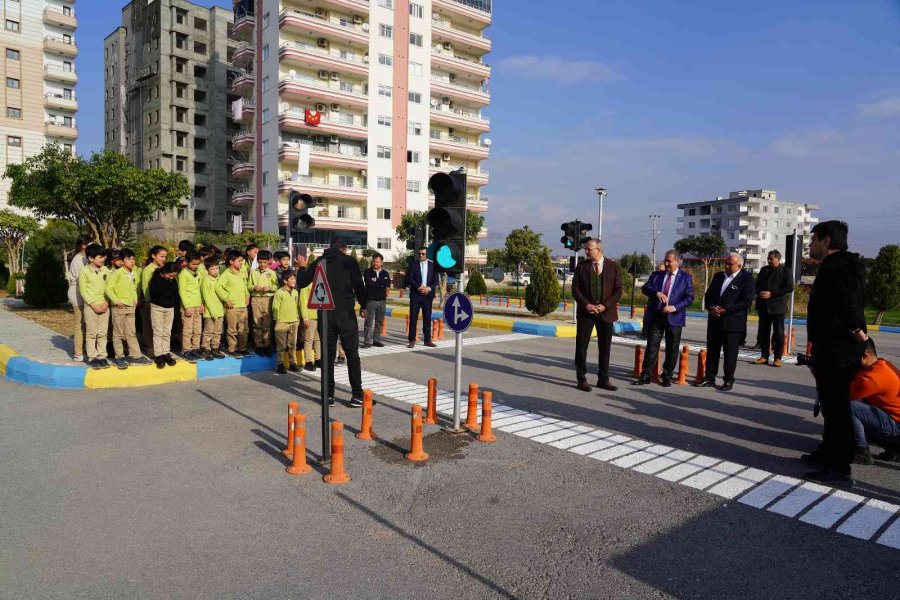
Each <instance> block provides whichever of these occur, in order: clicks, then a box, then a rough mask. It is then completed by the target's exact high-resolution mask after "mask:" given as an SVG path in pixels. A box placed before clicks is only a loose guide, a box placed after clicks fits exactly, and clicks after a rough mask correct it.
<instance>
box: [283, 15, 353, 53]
mask: <svg viewBox="0 0 900 600" xmlns="http://www.w3.org/2000/svg"><path fill="white" fill-rule="evenodd" d="M278 22H279V27H280V28H281V29H282V30H284V31H288V32H293V33H303V34H307V35H313V36H315V37H330V38H332V39H337V40H341V41H344V42H347V43H349V44H359V45H360V47H365V48H368V47H369V24H368V23H363V22H362V17H356V18H339V17H329V16H328V15H327V12H326V11H324V10H318V11H317V12H308V11H305V10H299V9H296V8H286V9H284V10H282V11H281V14H280V16H279V20H278Z"/></svg>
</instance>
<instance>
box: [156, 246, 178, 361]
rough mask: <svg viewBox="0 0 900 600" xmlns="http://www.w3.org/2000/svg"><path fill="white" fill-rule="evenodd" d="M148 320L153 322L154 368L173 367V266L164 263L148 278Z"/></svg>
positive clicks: (175, 298) (175, 292)
mask: <svg viewBox="0 0 900 600" xmlns="http://www.w3.org/2000/svg"><path fill="white" fill-rule="evenodd" d="M149 294H150V319H151V321H152V322H153V355H154V356H155V357H156V358H155V362H156V368H158V369H162V368H163V367H165V366H166V365H169V366H170V367H174V366H175V362H176V361H175V357H174V356H172V353H171V352H170V350H171V343H172V321H174V320H175V305H176V304H178V282H177V281H175V264H174V263H166V264H164V265H163V266H161V267H159V268H158V269H156V270H155V271H153V276H152V277H151V278H150V288H149Z"/></svg>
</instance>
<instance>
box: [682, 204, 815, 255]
mask: <svg viewBox="0 0 900 600" xmlns="http://www.w3.org/2000/svg"><path fill="white" fill-rule="evenodd" d="M678 208H679V209H681V210H683V211H684V214H683V215H682V216H680V217H678V222H679V223H681V224H682V225H681V226H680V227H678V229H677V233H678V235H680V236H689V235H719V236H721V237H722V238H723V239H724V240H725V247H726V248H728V249H729V251H732V252H737V253H739V254H741V255H742V256H743V257H744V266H745V267H747V268H751V269H753V270H759V269H760V268H762V267H763V266H765V264H766V256H767V255H768V253H769V251H770V250H779V251H780V252H781V253H782V254H784V251H785V236H787V235H789V234H791V233H794V232H795V230H796V233H799V234H803V235H805V236H807V237H808V236H809V234H810V230H811V229H812V227H813V226H814V225H815V224H816V223H818V222H819V219H817V218H815V217H813V216H812V212H813V211H814V210H816V209H818V208H819V207H818V206H817V205H815V204H807V203H800V202H782V201H780V200H778V198H777V195H776V193H775V192H774V191H772V190H741V191H739V192H731V193H730V194H728V198H722V197H717V198H716V199H715V200H707V201H703V202H690V203H688V204H679V205H678Z"/></svg>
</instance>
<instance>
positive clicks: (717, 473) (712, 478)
mask: <svg viewBox="0 0 900 600" xmlns="http://www.w3.org/2000/svg"><path fill="white" fill-rule="evenodd" d="M746 468H747V467H745V466H744V465H739V464H737V463H733V462H720V463H719V464H717V465H715V466H713V467H710V468H708V469H706V470H705V471H700V472H699V473H697V474H696V475H691V476H690V477H688V478H687V479H685V480H684V481H682V482H681V485H686V486H688V487H692V488H696V489H698V490H705V489H706V488H708V487H710V486H711V485H713V484H714V483H718V482H720V481H722V480H723V479H726V478H728V476H729V475H734V474H735V473H737V472H738V471H743V470H744V469H746Z"/></svg>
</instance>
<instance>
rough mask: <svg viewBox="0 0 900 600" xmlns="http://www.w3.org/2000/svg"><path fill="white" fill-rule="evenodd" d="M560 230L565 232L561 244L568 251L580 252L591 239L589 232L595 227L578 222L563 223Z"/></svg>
mask: <svg viewBox="0 0 900 600" xmlns="http://www.w3.org/2000/svg"><path fill="white" fill-rule="evenodd" d="M559 228H560V229H562V231H563V236H562V237H561V238H560V240H559V241H560V243H562V245H563V246H564V247H565V248H566V250H573V251H575V252H578V251H579V250H580V249H581V247H582V246H584V244H586V243H587V241H588V240H589V239H590V238H589V237H588V235H587V232H588V231H590V230H591V229H593V225H591V224H590V223H582V222H581V221H577V220H576V221H569V222H568V223H563V224H562V225H560V227H559Z"/></svg>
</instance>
